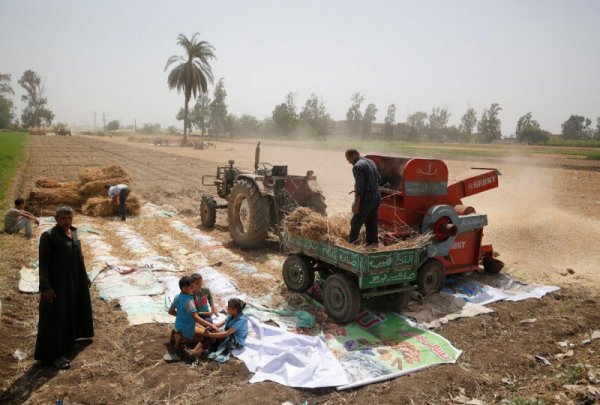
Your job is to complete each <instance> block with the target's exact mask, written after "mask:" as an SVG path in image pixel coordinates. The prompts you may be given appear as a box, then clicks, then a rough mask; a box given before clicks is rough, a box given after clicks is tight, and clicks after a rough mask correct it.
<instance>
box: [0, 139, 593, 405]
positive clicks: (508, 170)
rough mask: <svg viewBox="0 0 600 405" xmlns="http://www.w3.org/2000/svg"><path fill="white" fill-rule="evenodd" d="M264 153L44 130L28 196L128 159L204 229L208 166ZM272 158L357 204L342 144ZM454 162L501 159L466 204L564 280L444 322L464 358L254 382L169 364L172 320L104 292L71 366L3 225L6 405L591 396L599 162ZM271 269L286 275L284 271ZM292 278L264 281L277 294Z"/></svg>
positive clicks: (536, 276) (501, 240)
mask: <svg viewBox="0 0 600 405" xmlns="http://www.w3.org/2000/svg"><path fill="white" fill-rule="evenodd" d="M364 152H367V153H369V152H371V151H364ZM374 152H375V151H374ZM383 153H384V152H383ZM383 153H381V154H383ZM253 157H254V144H253V143H249V142H248V143H226V142H217V149H216V150H202V151H200V150H192V149H186V148H180V147H155V146H153V145H150V144H138V143H131V142H125V141H124V140H120V139H117V138H114V139H112V140H110V139H106V138H102V139H101V138H93V137H77V136H74V137H72V138H62V137H51V136H48V137H32V139H31V142H30V146H29V157H28V160H27V162H26V164H25V167H24V168H23V170H22V172H21V175H20V177H19V181H18V183H17V190H16V194H21V195H26V193H27V191H28V190H29V189H30V188H31V185H32V184H33V180H35V179H36V178H38V177H41V176H48V177H53V178H55V179H57V180H70V179H75V178H76V176H77V172H78V170H79V169H81V168H82V167H86V166H96V165H106V164H113V163H114V164H120V165H121V166H122V167H123V168H124V169H125V170H126V171H127V172H128V173H130V174H131V175H132V176H133V177H134V178H135V183H134V185H133V188H134V192H135V193H136V194H138V195H141V196H142V198H143V199H144V200H147V201H151V202H153V203H155V204H169V205H172V206H174V207H176V208H177V209H178V211H179V212H180V213H181V219H182V220H184V221H185V222H186V223H188V224H190V225H192V226H193V225H194V224H197V223H198V217H197V215H198V204H199V201H200V197H201V195H202V193H203V192H209V191H210V189H208V188H204V187H202V186H201V178H202V176H203V175H206V174H213V173H214V172H215V167H216V164H225V163H226V161H227V160H228V159H235V160H236V164H239V166H240V167H242V168H250V167H251V166H252V163H253ZM262 160H263V161H267V162H270V163H274V164H286V163H287V164H288V165H289V167H290V172H291V173H297V174H301V173H304V172H305V171H306V170H314V171H315V173H316V175H317V176H318V178H319V182H320V184H321V186H322V188H323V189H324V192H325V195H326V198H327V202H328V204H329V207H330V209H331V210H332V211H343V210H346V209H347V207H348V205H349V201H350V198H349V196H348V194H347V192H348V191H349V190H350V189H351V188H352V177H351V171H350V166H349V165H348V164H347V162H345V160H344V157H343V151H342V150H316V149H312V148H310V147H308V146H306V145H302V144H295V145H293V146H289V145H283V144H282V143H280V142H265V143H263V159H262ZM447 163H448V166H449V168H450V173H451V175H458V174H460V173H461V172H462V171H463V170H466V169H467V168H468V167H471V166H484V167H489V166H491V165H493V166H495V167H497V168H498V169H499V170H500V171H501V172H502V174H503V176H502V177H501V179H500V181H501V183H500V187H499V188H498V189H497V190H493V191H490V192H487V193H485V194H481V195H478V196H474V197H472V198H470V199H469V200H468V201H465V202H467V203H468V204H470V205H473V206H474V207H476V208H477V210H478V211H479V212H485V213H487V214H488V215H489V222H490V225H489V226H488V227H487V228H486V238H487V240H488V242H491V243H493V244H494V246H495V248H496V249H497V250H498V251H500V253H501V258H502V259H503V260H504V261H505V262H506V263H507V265H508V266H509V268H510V269H511V270H512V271H515V272H518V273H520V274H521V275H523V276H525V277H527V278H530V279H532V280H534V281H540V282H545V283H553V284H558V285H560V286H561V287H562V289H561V290H560V291H559V292H557V293H553V294H550V295H549V296H547V297H544V298H543V299H541V300H527V301H522V302H518V303H508V302H502V303H496V304H492V306H491V307H492V308H493V309H494V310H495V311H496V312H494V313H492V314H489V315H482V316H478V317H476V318H469V319H462V320H458V321H455V322H451V323H449V324H447V325H444V326H442V327H441V328H440V329H439V333H441V334H442V335H443V336H445V337H446V338H448V339H449V340H450V341H451V342H452V343H453V344H454V345H455V346H456V347H458V348H460V349H462V350H464V354H463V356H462V357H461V359H460V361H459V363H458V364H457V365H454V366H441V367H434V368H431V369H428V370H424V371H422V372H419V373H415V374H412V375H409V376H405V377H402V378H398V379H395V380H392V381H387V382H383V383H379V384H373V385H370V386H366V387H363V388H360V389H357V390H352V391H346V392H336V391H335V390H331V389H321V390H297V389H293V388H289V387H284V386H281V385H278V384H274V383H269V382H267V383H260V384H254V385H252V384H249V383H248V379H249V378H250V373H249V372H248V371H247V370H246V369H245V367H244V366H243V364H242V363H241V362H239V361H238V360H232V361H231V362H229V363H227V364H225V365H224V366H219V365H217V364H214V363H206V362H201V363H199V364H198V365H196V366H194V365H190V364H186V363H176V364H171V365H165V364H164V363H163V362H162V360H161V357H162V354H163V353H164V352H165V347H164V344H165V342H166V341H167V336H168V333H169V326H168V325H152V324H147V325H141V326H136V327H129V326H128V324H127V321H126V319H125V314H124V313H123V311H121V310H120V309H119V308H118V304H117V303H116V302H114V301H108V302H107V301H103V300H101V299H100V298H99V297H98V295H97V293H96V291H95V290H94V291H93V296H92V298H93V306H94V314H95V315H94V317H95V324H96V337H95V339H94V342H93V344H91V345H90V346H88V347H83V346H82V347H81V350H80V351H79V352H78V354H77V356H76V358H75V359H74V361H73V369H72V370H70V371H61V372H56V371H54V370H51V369H48V368H44V367H41V366H40V365H39V364H36V363H35V362H34V361H33V360H32V359H31V353H32V352H33V345H34V342H35V336H36V321H37V314H32V312H31V308H32V305H34V306H35V305H37V297H35V296H33V297H32V296H30V295H25V294H20V293H19V292H18V291H17V289H16V285H17V281H18V269H19V268H20V266H22V265H23V264H26V263H27V262H28V261H29V260H30V258H31V257H35V256H36V255H37V249H36V246H35V243H30V244H23V243H22V241H21V239H19V238H18V237H12V236H5V235H3V236H0V238H2V239H1V242H2V243H3V246H4V249H5V250H3V252H2V253H3V254H2V257H0V269H4V270H6V271H4V272H0V299H1V300H2V303H3V306H4V313H3V316H2V322H1V324H0V403H56V400H57V399H59V398H67V399H68V400H69V401H71V402H75V403H106V404H112V403H141V402H148V403H197V402H199V401H201V400H204V401H206V400H208V401H211V402H213V401H219V402H221V403H224V404H230V403H249V404H264V403H268V404H281V403H282V402H284V401H291V402H292V403H298V404H299V403H302V402H303V401H304V400H307V401H308V403H311V404H313V403H322V404H341V403H356V404H365V403H381V404H387V403H393V404H426V403H428V404H438V403H444V404H455V403H465V402H464V401H463V402H460V401H459V400H457V399H456V398H459V396H460V395H461V394H462V393H464V395H466V396H467V397H468V398H478V399H480V400H482V401H483V403H500V402H501V401H502V400H504V399H506V400H511V401H513V402H512V403H513V404H516V403H526V402H516V401H524V400H525V399H528V400H529V399H531V398H541V399H543V400H544V401H545V402H544V403H560V404H563V403H573V404H575V403H583V402H581V401H582V396H581V395H575V394H574V393H573V392H570V391H569V390H567V389H565V388H563V387H562V386H563V384H575V383H578V384H588V382H586V381H587V377H586V373H587V372H588V369H589V370H592V369H594V367H595V368H598V367H600V340H596V341H594V342H592V343H591V344H589V345H585V346H584V345H581V341H582V340H583V339H586V338H588V337H589V335H590V333H591V331H592V330H594V329H598V325H600V313H599V312H598V310H597V309H598V304H599V299H600V298H599V296H598V293H597V286H598V281H599V275H598V274H597V269H598V265H597V262H598V256H599V253H598V252H600V245H599V242H598V241H599V240H600V238H598V237H599V236H600V226H598V225H599V221H600V215H599V214H598V207H599V206H600V203H598V201H597V200H598V199H599V197H598V196H599V195H600V174H599V173H598V172H597V171H595V170H589V168H588V166H585V167H580V169H582V170H572V169H564V168H562V167H563V165H562V164H560V163H556V164H555V163H554V160H552V159H550V160H548V161H545V162H544V164H542V165H538V164H537V163H536V164H535V165H525V164H523V161H522V160H518V159H515V160H514V161H511V160H506V161H497V160H496V161H489V160H487V161H482V162H472V161H468V162H467V161H460V160H451V161H448V162H447ZM81 220H82V221H83V220H84V219H83V218H82V219H81ZM76 221H77V219H76ZM128 224H129V222H128ZM217 225H218V226H217V227H216V228H215V230H214V231H213V232H212V233H211V235H212V236H213V237H216V238H217V239H220V240H222V241H227V240H228V239H229V235H228V232H227V227H226V218H225V217H224V215H220V216H219V218H218V222H217ZM131 226H132V227H134V228H135V229H136V230H137V231H139V232H140V234H142V235H144V237H145V238H146V240H148V241H150V242H151V243H154V242H155V241H154V239H153V236H154V235H155V233H156V232H157V230H158V231H160V232H164V230H161V228H160V226H159V224H153V223H151V222H149V221H147V220H144V219H143V218H137V219H135V220H134V221H131ZM111 243H112V242H111ZM116 244H118V242H115V246H114V247H115V249H118V248H119V247H118V246H117V245H116ZM228 246H229V248H230V249H231V251H232V252H234V253H237V254H240V255H243V257H244V259H245V260H247V261H248V262H249V263H252V264H255V265H256V266H257V267H259V268H262V267H261V266H262V265H261V260H262V259H261V258H263V257H264V256H265V255H266V254H272V255H277V254H278V253H277V249H276V246H277V245H276V243H273V244H272V245H270V246H269V247H267V248H266V249H263V250H259V251H253V252H242V251H239V250H238V249H236V248H235V247H234V246H231V245H228ZM187 248H188V249H194V246H192V245H189V246H187ZM157 249H158V246H157ZM567 268H570V269H572V270H574V274H572V275H565V276H563V275H561V274H562V273H564V274H567V272H566V269H567ZM269 272H270V273H271V274H273V275H277V269H269ZM265 284H267V283H265ZM279 285H280V284H277V283H274V284H273V285H265V286H258V287H260V288H267V289H271V291H276V290H277V288H278V286H279ZM247 288H254V286H250V285H249V286H247ZM260 288H259V289H260ZM273 288H274V289H275V290H272V289H273ZM250 291H254V290H250ZM257 291H258V290H257ZM532 319H535V321H531V320H532ZM524 320H525V321H526V322H524V323H522V322H521V321H524ZM566 340H568V341H569V342H574V343H575V346H574V348H573V353H572V354H570V355H568V354H567V355H565V356H563V357H560V358H559V357H554V356H555V355H557V354H560V355H561V356H562V354H564V353H563V352H564V351H565V350H564V349H562V348H560V346H559V345H558V342H560V341H566ZM16 348H20V349H21V350H22V351H24V352H25V353H29V355H30V356H29V358H27V359H26V360H24V361H20V362H17V361H16V360H15V359H14V358H13V353H14V351H15V349H16ZM535 355H540V356H544V357H546V358H549V359H551V365H550V366H546V365H543V364H541V363H540V362H539V361H537V360H536V359H535V357H534V356H535ZM578 364H582V365H583V366H581V367H583V369H582V368H581V367H580V366H579V365H578ZM588 366H589V367H588ZM582 370H583V371H582ZM598 371H599V372H600V369H599V370H598ZM575 401H580V402H575ZM509 403H511V402H509ZM530 403H534V402H530Z"/></svg>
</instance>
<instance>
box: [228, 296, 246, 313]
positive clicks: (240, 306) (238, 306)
mask: <svg viewBox="0 0 600 405" xmlns="http://www.w3.org/2000/svg"><path fill="white" fill-rule="evenodd" d="M227 306H229V307H231V308H234V309H235V310H237V311H238V312H242V311H243V310H244V308H246V303H245V302H244V301H242V300H241V299H239V298H230V299H229V301H227Z"/></svg>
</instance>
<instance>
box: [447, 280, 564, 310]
mask: <svg viewBox="0 0 600 405" xmlns="http://www.w3.org/2000/svg"><path fill="white" fill-rule="evenodd" d="M559 289H560V288H559V287H556V286H551V285H539V284H525V283H522V282H520V281H517V280H515V279H513V278H511V277H509V276H506V275H504V274H487V273H467V274H463V275H460V276H451V277H448V278H447V280H446V285H445V286H444V290H443V291H445V292H448V293H450V294H453V295H455V296H457V297H460V298H462V299H464V300H465V301H468V302H471V303H474V304H480V305H486V304H490V303H492V302H496V301H501V300H505V301H521V300H525V299H529V298H541V297H543V296H544V295H546V294H547V293H550V292H553V291H557V290H559Z"/></svg>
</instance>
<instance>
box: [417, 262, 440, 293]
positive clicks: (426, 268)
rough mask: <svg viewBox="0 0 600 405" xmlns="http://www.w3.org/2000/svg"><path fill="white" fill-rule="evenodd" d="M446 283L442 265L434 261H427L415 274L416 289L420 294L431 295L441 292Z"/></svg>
mask: <svg viewBox="0 0 600 405" xmlns="http://www.w3.org/2000/svg"><path fill="white" fill-rule="evenodd" d="M445 282H446V270H445V269H444V265H443V264H442V263H440V262H439V261H438V260H436V259H429V260H427V261H426V262H425V263H424V264H423V265H422V266H421V267H420V268H419V271H418V273H417V287H418V290H419V292H420V293H421V294H423V295H431V294H435V293H437V292H440V291H442V288H444V283H445Z"/></svg>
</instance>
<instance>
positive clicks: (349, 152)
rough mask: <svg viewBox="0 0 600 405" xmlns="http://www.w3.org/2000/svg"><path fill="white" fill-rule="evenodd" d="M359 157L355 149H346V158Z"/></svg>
mask: <svg viewBox="0 0 600 405" xmlns="http://www.w3.org/2000/svg"><path fill="white" fill-rule="evenodd" d="M354 155H360V153H358V150H356V149H346V156H354Z"/></svg>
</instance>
